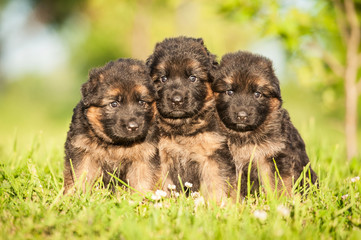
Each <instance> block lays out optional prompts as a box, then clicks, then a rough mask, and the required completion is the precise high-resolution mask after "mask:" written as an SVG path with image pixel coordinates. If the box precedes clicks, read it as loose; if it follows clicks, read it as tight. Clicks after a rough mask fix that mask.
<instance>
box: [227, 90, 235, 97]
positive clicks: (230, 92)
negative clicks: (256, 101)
mask: <svg viewBox="0 0 361 240" xmlns="http://www.w3.org/2000/svg"><path fill="white" fill-rule="evenodd" d="M226 94H227V95H228V96H232V95H233V94H234V92H233V91H232V90H228V91H226Z"/></svg>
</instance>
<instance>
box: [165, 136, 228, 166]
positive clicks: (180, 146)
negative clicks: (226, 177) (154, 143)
mask: <svg viewBox="0 0 361 240" xmlns="http://www.w3.org/2000/svg"><path fill="white" fill-rule="evenodd" d="M225 141H226V139H225V137H224V136H221V135H219V134H217V133H212V132H205V133H200V134H197V135H195V136H187V137H184V136H172V137H170V138H161V139H160V142H159V145H158V147H159V153H160V157H161V161H162V163H167V164H172V163H174V164H181V165H186V164H187V163H189V162H199V163H203V162H204V161H207V159H209V158H210V157H211V156H212V155H213V154H214V153H215V152H216V151H217V150H218V149H220V148H222V147H223V145H224V143H225Z"/></svg>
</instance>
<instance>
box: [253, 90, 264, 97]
mask: <svg viewBox="0 0 361 240" xmlns="http://www.w3.org/2000/svg"><path fill="white" fill-rule="evenodd" d="M261 96H262V93H260V92H258V91H257V92H255V93H254V97H255V98H260V97H261Z"/></svg>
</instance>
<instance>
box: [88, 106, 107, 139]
mask: <svg viewBox="0 0 361 240" xmlns="http://www.w3.org/2000/svg"><path fill="white" fill-rule="evenodd" d="M86 116H87V119H88V122H89V124H90V125H91V127H92V130H93V131H94V133H95V134H96V135H98V136H99V137H100V138H102V139H103V140H104V141H106V142H112V140H111V138H110V137H108V136H107V135H106V134H105V133H104V127H103V125H102V123H101V122H100V119H101V117H102V114H101V110H100V108H99V107H94V106H92V107H90V108H88V110H87V112H86Z"/></svg>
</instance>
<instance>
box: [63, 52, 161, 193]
mask: <svg viewBox="0 0 361 240" xmlns="http://www.w3.org/2000/svg"><path fill="white" fill-rule="evenodd" d="M81 91H82V99H81V101H80V102H79V103H78V105H77V106H76V107H75V109H74V114H73V117H72V121H71V124H70V130H69V132H68V135H67V140H66V143H65V169H64V187H65V191H64V192H65V193H67V192H68V191H69V190H70V189H71V188H72V187H73V186H74V183H75V181H76V179H78V180H79V181H80V183H81V185H82V190H83V191H85V190H86V189H88V188H89V187H91V186H92V185H93V184H94V183H95V181H96V180H97V179H98V178H100V177H102V181H103V182H104V184H105V185H108V184H109V183H110V182H111V181H113V182H114V179H112V177H111V175H110V174H109V173H111V174H114V175H115V176H116V177H117V178H119V179H121V180H122V181H123V182H126V183H127V184H129V185H130V186H131V187H133V188H135V189H136V190H138V191H141V192H144V191H148V190H152V189H153V187H154V184H155V183H156V181H157V180H158V179H157V169H159V165H160V162H159V154H158V149H157V141H158V140H157V130H156V127H155V125H154V124H153V122H154V120H155V115H154V114H155V102H154V97H155V90H154V88H153V86H152V83H151V79H150V77H149V70H148V68H147V67H146V65H145V64H144V63H143V62H141V61H138V60H133V59H119V60H117V61H114V62H113V61H112V62H109V63H108V64H106V65H105V66H104V67H100V68H95V69H92V70H91V71H90V74H89V80H88V81H87V82H86V83H85V84H83V86H82V89H81Z"/></svg>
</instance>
